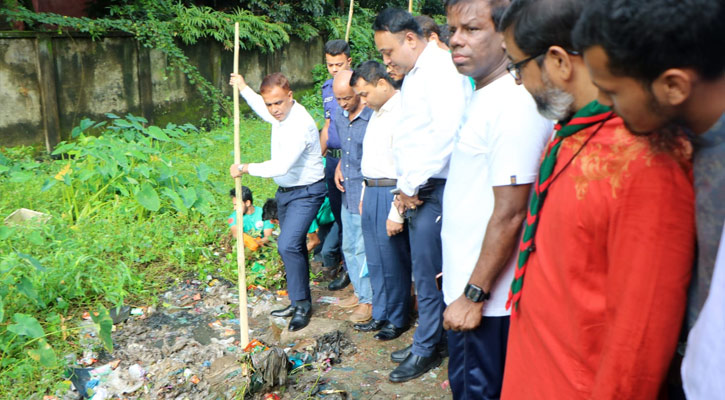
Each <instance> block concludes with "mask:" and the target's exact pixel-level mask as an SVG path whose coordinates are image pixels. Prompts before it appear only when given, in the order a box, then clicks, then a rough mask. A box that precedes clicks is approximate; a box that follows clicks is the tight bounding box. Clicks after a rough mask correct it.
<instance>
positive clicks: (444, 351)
mask: <svg viewBox="0 0 725 400" xmlns="http://www.w3.org/2000/svg"><path fill="white" fill-rule="evenodd" d="M412 349H413V345H412V344H411V345H410V346H408V347H406V348H404V349H400V350H398V351H394V352H392V353H390V361H392V362H394V363H402V362H403V361H404V360H405V359H406V358H408V355H409V354H410V350H412ZM436 351H437V353H438V355H439V356H440V358H446V357H448V341H441V342H440V343H438V345H437V346H436Z"/></svg>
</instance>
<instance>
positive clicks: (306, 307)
mask: <svg viewBox="0 0 725 400" xmlns="http://www.w3.org/2000/svg"><path fill="white" fill-rule="evenodd" d="M311 316H312V304H310V302H309V300H308V301H298V302H297V306H296V307H295V313H294V315H293V316H292V319H291V320H290V321H289V326H288V327H287V329H288V330H289V331H290V332H294V331H298V330H300V329H302V328H304V327H306V326H307V324H309V323H310V317H311Z"/></svg>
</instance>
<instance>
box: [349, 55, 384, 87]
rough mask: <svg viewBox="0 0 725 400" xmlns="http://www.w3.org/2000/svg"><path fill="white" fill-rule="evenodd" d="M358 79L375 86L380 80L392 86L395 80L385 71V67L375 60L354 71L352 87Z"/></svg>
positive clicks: (351, 81) (351, 80)
mask: <svg viewBox="0 0 725 400" xmlns="http://www.w3.org/2000/svg"><path fill="white" fill-rule="evenodd" d="M358 79H362V80H364V81H365V82H367V83H372V84H374V85H376V84H377V83H378V80H380V79H385V80H386V81H388V83H390V85H391V86H392V85H393V79H392V78H391V77H390V75H388V72H387V71H386V70H385V66H384V65H383V64H380V63H379V62H377V61H373V60H370V61H365V62H364V63H362V64H360V65H358V67H357V68H355V70H353V71H352V76H351V77H350V86H355V84H357V81H358Z"/></svg>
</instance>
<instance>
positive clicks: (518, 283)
mask: <svg viewBox="0 0 725 400" xmlns="http://www.w3.org/2000/svg"><path fill="white" fill-rule="evenodd" d="M613 116H614V113H613V112H612V111H611V108H609V107H606V106H603V105H601V104H599V102H597V101H596V100H595V101H593V102H591V103H589V104H587V105H586V106H584V108H582V109H581V110H579V111H577V113H576V114H574V116H573V117H572V118H571V119H570V120H569V121H568V122H565V123H563V124H562V123H559V124H556V126H555V128H554V129H556V136H555V137H554V139H553V140H552V141H551V143H549V146H548V147H547V150H546V153H545V155H544V160H543V161H542V162H541V166H540V167H539V177H538V179H537V180H536V183H535V185H534V193H533V195H532V196H531V202H530V203H529V212H528V213H527V215H526V224H525V225H524V234H523V236H522V238H521V245H520V246H519V256H518V260H517V263H516V271H515V274H514V281H513V282H512V283H511V290H510V291H509V297H508V301H507V302H506V308H507V309H509V308H510V307H511V305H512V304H513V309H512V310H511V313H512V315H516V313H517V311H518V307H519V301H520V299H521V289H522V288H523V286H524V274H525V273H526V266H527V262H528V260H529V256H530V255H531V253H533V252H534V250H535V249H536V246H535V245H534V236H535V235H536V228H537V226H538V223H539V211H541V207H542V206H543V205H544V199H546V194H547V193H548V190H549V186H550V185H551V183H552V182H553V181H554V179H555V178H556V176H555V175H554V169H555V167H556V161H557V157H558V155H559V149H560V148H561V142H562V141H563V140H564V139H565V138H567V137H569V136H571V135H573V134H575V133H577V132H579V131H581V130H582V129H586V128H588V127H590V126H592V125H594V124H598V123H603V122H604V121H606V120H608V119H610V118H612V117H613ZM582 147H583V146H582ZM577 153H578V152H577ZM574 157H576V154H575V155H574ZM572 159H573V157H572Z"/></svg>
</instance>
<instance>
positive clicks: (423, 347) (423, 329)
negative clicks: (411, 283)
mask: <svg viewBox="0 0 725 400" xmlns="http://www.w3.org/2000/svg"><path fill="white" fill-rule="evenodd" d="M444 187H445V181H442V182H440V183H436V184H431V185H426V186H425V187H421V188H420V189H419V193H418V198H419V199H420V200H422V201H423V202H424V203H423V204H422V205H421V206H419V207H417V208H416V209H415V210H408V211H406V218H407V219H408V235H409V237H410V255H411V261H412V264H413V277H414V278H415V288H416V291H417V298H418V328H417V329H416V330H415V334H414V335H413V349H412V352H413V353H414V354H416V355H419V356H423V357H428V356H430V355H431V354H433V352H434V351H435V347H436V345H437V344H438V342H440V341H441V336H442V334H443V307H444V305H443V294H442V293H441V292H440V290H438V286H437V285H436V275H438V274H439V273H440V272H441V266H442V256H441V223H442V221H441V218H442V210H443V188H444Z"/></svg>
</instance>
